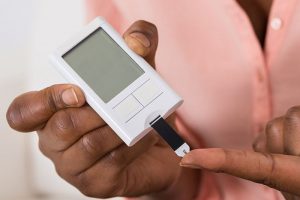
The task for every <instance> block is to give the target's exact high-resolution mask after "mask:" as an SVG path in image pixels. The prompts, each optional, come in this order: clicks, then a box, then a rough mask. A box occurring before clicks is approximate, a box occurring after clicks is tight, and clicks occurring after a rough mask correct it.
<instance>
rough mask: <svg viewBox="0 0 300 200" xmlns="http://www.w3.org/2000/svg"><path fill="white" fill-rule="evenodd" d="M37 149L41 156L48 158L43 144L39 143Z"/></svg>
mask: <svg viewBox="0 0 300 200" xmlns="http://www.w3.org/2000/svg"><path fill="white" fill-rule="evenodd" d="M38 147H39V150H40V151H41V152H42V154H43V155H44V156H46V157H48V156H47V155H48V153H47V152H48V151H47V148H46V146H45V144H44V143H43V142H41V141H39V143H38Z"/></svg>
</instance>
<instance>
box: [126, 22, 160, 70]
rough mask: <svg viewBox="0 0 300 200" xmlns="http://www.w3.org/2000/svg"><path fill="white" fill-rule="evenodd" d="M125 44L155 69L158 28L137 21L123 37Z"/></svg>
mask: <svg viewBox="0 0 300 200" xmlns="http://www.w3.org/2000/svg"><path fill="white" fill-rule="evenodd" d="M123 37H124V39H125V42H126V43H127V45H128V46H129V48H131V49H132V50H133V51H134V52H135V53H137V54H138V55H140V56H142V57H143V58H144V59H145V60H146V61H147V62H148V63H149V64H150V65H151V66H153V67H155V52H156V49H157V44H158V33H157V29H156V26H155V25H153V24H151V23H149V22H146V21H142V20H140V21H136V22H135V23H133V24H132V25H131V26H130V27H129V29H128V30H127V31H126V32H125V33H124V35H123Z"/></svg>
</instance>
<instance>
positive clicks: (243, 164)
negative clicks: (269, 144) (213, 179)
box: [181, 149, 300, 195]
mask: <svg viewBox="0 0 300 200" xmlns="http://www.w3.org/2000/svg"><path fill="white" fill-rule="evenodd" d="M181 165H182V166H185V167H190V168H201V169H205V170H210V171H214V172H220V173H227V174H230V175H233V176H237V177H240V178H243V179H247V180H251V181H254V182H258V183H263V184H265V185H268V186H270V187H273V188H276V189H279V190H281V191H285V192H289V193H292V194H295V195H300V167H299V166H300V159H299V158H298V157H296V156H288V155H278V154H263V153H259V152H252V151H238V150H224V149H198V150H194V151H191V152H190V153H188V154H187V155H186V156H185V157H184V158H183V159H182V161H181Z"/></svg>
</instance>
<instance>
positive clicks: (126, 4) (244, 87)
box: [87, 0, 300, 200]
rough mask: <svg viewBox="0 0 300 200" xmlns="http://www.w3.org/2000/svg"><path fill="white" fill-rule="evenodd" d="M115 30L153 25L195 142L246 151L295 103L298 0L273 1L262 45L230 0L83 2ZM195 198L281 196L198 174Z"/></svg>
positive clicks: (299, 84)
mask: <svg viewBox="0 0 300 200" xmlns="http://www.w3.org/2000/svg"><path fill="white" fill-rule="evenodd" d="M87 2H88V4H87V8H88V13H89V17H90V18H92V17H95V16H96V15H102V16H104V17H106V18H107V20H108V21H110V22H111V23H112V24H113V25H114V26H115V27H116V28H117V29H118V30H119V31H120V32H123V31H124V30H125V29H126V28H128V27H129V25H130V24H132V23H133V22H134V21H136V20H139V19H143V20H147V21H149V22H152V23H154V24H156V26H157V27H158V31H159V36H160V42H159V47H158V51H157V57H156V58H157V59H156V61H157V69H158V71H159V72H160V74H161V75H162V76H163V77H164V78H165V79H166V80H167V82H169V83H170V84H171V85H172V86H173V87H174V88H175V90H176V91H178V93H179V94H180V95H182V97H183V98H184V100H185V103H184V105H183V106H182V107H181V108H180V109H179V110H178V114H179V118H180V119H179V120H178V125H179V127H180V129H181V132H182V133H183V134H184V135H185V136H186V138H187V140H188V142H190V143H192V144H193V146H194V148H199V147H201V142H200V141H204V144H205V147H225V148H237V149H251V144H252V141H253V139H254V138H255V136H256V135H257V134H258V133H259V132H260V131H262V130H263V128H264V126H265V124H266V122H267V121H268V120H270V119H271V118H274V117H276V116H279V115H283V114H284V113H285V112H286V110H287V109H288V108H289V107H291V106H293V105H297V104H299V103H300V91H299V88H300V54H299V52H300V1H298V0H289V1H283V0H274V3H273V7H272V9H271V13H270V21H269V25H268V29H267V36H266V46H265V49H264V50H262V48H261V47H260V44H259V42H258V40H257V38H256V35H255V33H254V31H253V28H252V25H251V23H250V21H249V19H248V17H247V15H246V13H245V12H244V10H242V9H241V7H240V6H239V5H238V4H237V2H236V1H234V0H218V1H204V0H203V1H199V0H190V1H174V0H163V1H162V0H126V1H124V0H87ZM201 181H202V183H201V185H200V186H199V194H198V199H228V200H241V199H243V200H257V199H266V200H268V199H272V200H274V199H281V198H282V197H281V195H280V194H279V193H278V192H276V191H275V190H273V189H270V188H268V187H266V186H263V185H260V184H256V183H252V182H249V181H245V180H242V179H239V178H235V177H232V176H228V175H224V174H212V173H203V177H202V180H201Z"/></svg>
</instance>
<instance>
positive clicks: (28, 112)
mask: <svg viewBox="0 0 300 200" xmlns="http://www.w3.org/2000/svg"><path fill="white" fill-rule="evenodd" d="M83 104H85V97H84V94H83V93H82V91H81V90H80V88H78V87H77V86H74V85H70V84H61V85H53V86H51V87H48V88H46V89H43V90H41V91H34V92H28V93H25V94H23V95H21V96H19V97H17V98H16V99H15V100H14V101H13V102H12V103H11V105H10V106H9V108H8V110H7V113H6V118H7V121H8V123H9V125H10V126H11V127H12V128H13V129H15V130H18V131H21V132H30V131H35V130H37V129H40V128H41V127H43V126H44V124H45V122H47V120H48V119H49V118H50V117H51V116H52V115H53V114H54V113H55V112H57V111H58V110H61V109H64V108H67V107H80V106H82V105H83Z"/></svg>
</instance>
